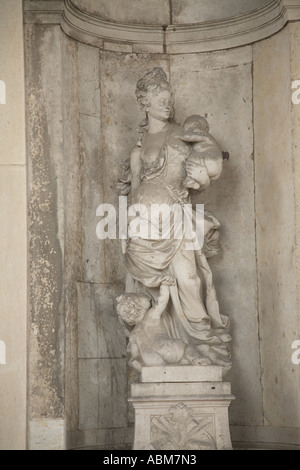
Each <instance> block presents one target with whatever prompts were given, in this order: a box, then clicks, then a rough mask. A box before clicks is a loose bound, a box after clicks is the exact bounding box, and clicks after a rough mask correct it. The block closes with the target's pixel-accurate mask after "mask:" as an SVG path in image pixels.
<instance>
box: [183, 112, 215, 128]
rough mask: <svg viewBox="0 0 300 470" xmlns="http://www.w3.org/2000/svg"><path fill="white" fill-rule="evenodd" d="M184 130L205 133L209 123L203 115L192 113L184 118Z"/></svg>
mask: <svg viewBox="0 0 300 470" xmlns="http://www.w3.org/2000/svg"><path fill="white" fill-rule="evenodd" d="M183 127H184V130H185V131H188V132H195V131H196V132H203V133H207V132H208V131H209V124H208V122H207V120H206V119H205V117H203V116H200V115H199V114H193V115H192V116H189V117H187V118H186V120H185V121H184V123H183Z"/></svg>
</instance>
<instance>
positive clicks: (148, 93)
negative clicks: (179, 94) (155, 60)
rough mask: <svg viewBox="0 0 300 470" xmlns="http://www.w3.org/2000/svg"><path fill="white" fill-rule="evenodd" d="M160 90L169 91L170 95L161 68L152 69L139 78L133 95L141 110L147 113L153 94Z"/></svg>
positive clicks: (166, 79) (164, 74)
mask: <svg viewBox="0 0 300 470" xmlns="http://www.w3.org/2000/svg"><path fill="white" fill-rule="evenodd" d="M162 90H169V91H170V92H171V93H172V90H171V86H170V83H169V82H168V78H167V75H166V73H165V72H164V70H163V69H162V68H161V67H154V69H152V70H150V72H147V73H146V74H145V75H144V76H143V77H142V78H140V79H139V81H138V82H137V85H136V90H135V95H136V98H137V102H138V104H139V105H140V107H141V109H142V110H143V111H145V112H147V107H148V106H149V105H150V103H151V98H152V96H153V94H155V93H158V92H160V91H162Z"/></svg>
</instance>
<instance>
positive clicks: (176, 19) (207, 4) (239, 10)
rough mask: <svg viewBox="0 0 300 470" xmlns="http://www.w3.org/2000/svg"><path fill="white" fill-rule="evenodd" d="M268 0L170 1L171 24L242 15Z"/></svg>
mask: <svg viewBox="0 0 300 470" xmlns="http://www.w3.org/2000/svg"><path fill="white" fill-rule="evenodd" d="M268 2H269V0H251V2H245V1H243V0H226V2H221V3H220V2H219V1H218V0H204V1H203V0H202V1H201V2H199V1H197V0H172V18H173V24H184V23H200V22H201V23H202V22H204V21H213V20H222V19H225V18H231V17H234V16H238V15H242V14H245V13H248V12H250V11H253V10H255V9H256V8H261V7H263V6H264V5H266V4H267V3H268Z"/></svg>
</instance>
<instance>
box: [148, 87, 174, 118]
mask: <svg viewBox="0 0 300 470" xmlns="http://www.w3.org/2000/svg"><path fill="white" fill-rule="evenodd" d="M171 110H172V95H171V93H170V91H169V90H162V91H159V92H158V93H156V94H154V95H153V96H152V98H151V103H150V106H149V107H148V109H147V112H148V116H151V117H153V118H155V119H158V120H159V121H167V120H168V119H169V117H170V114H171Z"/></svg>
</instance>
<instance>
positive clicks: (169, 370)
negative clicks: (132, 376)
mask: <svg viewBox="0 0 300 470" xmlns="http://www.w3.org/2000/svg"><path fill="white" fill-rule="evenodd" d="M217 380H222V367H219V366H196V365H195V366H184V367H183V366H171V365H169V366H164V367H163V366H157V367H143V368H142V370H141V382H212V381H217Z"/></svg>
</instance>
